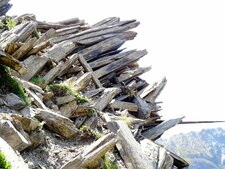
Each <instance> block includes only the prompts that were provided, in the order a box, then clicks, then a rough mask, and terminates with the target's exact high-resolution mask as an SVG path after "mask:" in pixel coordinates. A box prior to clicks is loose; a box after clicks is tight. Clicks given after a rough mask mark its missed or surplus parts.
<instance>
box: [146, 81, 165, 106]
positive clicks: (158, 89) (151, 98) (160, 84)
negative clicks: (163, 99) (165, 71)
mask: <svg viewBox="0 0 225 169" xmlns="http://www.w3.org/2000/svg"><path fill="white" fill-rule="evenodd" d="M166 83H167V80H166V77H164V78H162V79H161V81H159V82H158V83H157V86H156V88H155V90H154V91H152V92H151V93H149V95H148V96H146V97H145V100H146V101H148V102H152V103H153V102H155V100H156V98H157V97H158V96H159V94H160V93H161V91H162V90H163V88H164V87H165V86H166Z"/></svg>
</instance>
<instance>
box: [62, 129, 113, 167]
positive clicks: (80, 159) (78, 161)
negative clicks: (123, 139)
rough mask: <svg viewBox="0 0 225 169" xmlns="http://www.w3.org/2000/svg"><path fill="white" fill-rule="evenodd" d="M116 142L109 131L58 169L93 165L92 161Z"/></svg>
mask: <svg viewBox="0 0 225 169" xmlns="http://www.w3.org/2000/svg"><path fill="white" fill-rule="evenodd" d="M116 142H117V139H116V136H115V135H114V134H112V133H109V134H107V135H105V136H103V137H101V138H100V139H98V140H97V141H95V142H94V143H92V144H91V145H90V146H88V147H87V148H86V149H85V150H84V151H83V153H82V154H79V155H78V156H77V157H76V158H75V159H73V160H71V161H69V162H68V163H66V164H64V165H63V166H62V167H61V168H60V169H83V168H87V167H93V163H94V162H97V161H98V160H99V159H100V158H101V157H103V156H104V155H105V153H106V152H108V151H109V150H110V149H112V148H113V147H114V146H115V144H116Z"/></svg>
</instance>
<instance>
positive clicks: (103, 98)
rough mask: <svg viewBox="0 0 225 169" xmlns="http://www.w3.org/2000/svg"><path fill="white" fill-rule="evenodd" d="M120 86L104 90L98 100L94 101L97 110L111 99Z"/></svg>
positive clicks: (102, 107) (101, 108) (118, 91)
mask: <svg viewBox="0 0 225 169" xmlns="http://www.w3.org/2000/svg"><path fill="white" fill-rule="evenodd" d="M120 91H121V90H120V88H116V87H112V88H107V89H105V90H104V93H103V95H102V96H101V97H100V98H99V100H98V101H97V102H96V103H95V106H94V107H95V108H96V109H97V110H100V111H102V110H103V109H104V108H105V107H106V106H107V105H108V104H109V103H110V102H111V101H112V99H113V98H114V97H115V96H116V95H117V94H118V93H120Z"/></svg>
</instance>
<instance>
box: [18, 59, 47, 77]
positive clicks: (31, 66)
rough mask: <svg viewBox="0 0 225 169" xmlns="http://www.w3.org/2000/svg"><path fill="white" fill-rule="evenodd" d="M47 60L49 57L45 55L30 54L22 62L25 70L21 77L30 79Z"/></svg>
mask: <svg viewBox="0 0 225 169" xmlns="http://www.w3.org/2000/svg"><path fill="white" fill-rule="evenodd" d="M48 61H49V58H47V57H46V56H38V57H37V56H35V55H32V56H30V57H28V58H27V59H26V60H25V61H24V62H23V63H24V65H25V66H26V68H27V71H26V73H25V74H24V75H22V76H21V78H22V79H25V80H30V79H31V78H32V77H34V76H35V75H36V74H37V73H38V72H39V71H40V70H42V68H43V67H44V66H45V64H46V63H47V62H48Z"/></svg>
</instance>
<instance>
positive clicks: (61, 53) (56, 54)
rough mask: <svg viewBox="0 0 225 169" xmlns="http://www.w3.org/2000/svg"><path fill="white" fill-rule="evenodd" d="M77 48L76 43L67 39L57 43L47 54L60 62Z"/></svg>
mask: <svg viewBox="0 0 225 169" xmlns="http://www.w3.org/2000/svg"><path fill="white" fill-rule="evenodd" d="M75 48H76V45H75V44H74V43H73V42H70V41H65V42H61V43H58V44H55V45H54V46H53V47H52V48H50V49H49V50H48V52H47V53H46V54H45V55H46V57H48V58H50V59H51V60H53V61H55V62H59V61H60V60H62V59H63V58H64V57H66V56H67V55H68V54H69V53H71V52H72V51H73V50H74V49H75Z"/></svg>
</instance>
